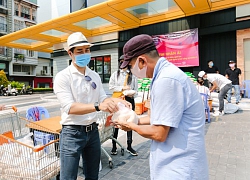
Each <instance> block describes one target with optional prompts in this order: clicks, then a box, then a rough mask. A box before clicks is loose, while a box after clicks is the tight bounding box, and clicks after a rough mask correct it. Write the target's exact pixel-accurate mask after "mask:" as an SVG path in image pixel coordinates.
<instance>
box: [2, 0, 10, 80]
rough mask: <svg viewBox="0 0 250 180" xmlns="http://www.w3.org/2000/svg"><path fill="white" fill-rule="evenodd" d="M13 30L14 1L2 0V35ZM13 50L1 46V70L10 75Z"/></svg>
mask: <svg viewBox="0 0 250 180" xmlns="http://www.w3.org/2000/svg"><path fill="white" fill-rule="evenodd" d="M10 32H12V3H11V1H7V0H0V36H3V35H6V34H8V33H10ZM11 55H12V50H11V48H6V47H4V46H0V70H4V71H5V72H6V75H7V77H8V76H9V61H11Z"/></svg>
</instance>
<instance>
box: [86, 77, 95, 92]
mask: <svg viewBox="0 0 250 180" xmlns="http://www.w3.org/2000/svg"><path fill="white" fill-rule="evenodd" d="M84 78H85V81H88V82H90V81H92V79H91V77H89V76H85V77H84ZM91 86H92V88H93V89H96V83H95V82H91Z"/></svg>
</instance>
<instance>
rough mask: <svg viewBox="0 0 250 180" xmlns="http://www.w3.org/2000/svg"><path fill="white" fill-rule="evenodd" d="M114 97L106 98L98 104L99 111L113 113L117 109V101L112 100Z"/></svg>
mask: <svg viewBox="0 0 250 180" xmlns="http://www.w3.org/2000/svg"><path fill="white" fill-rule="evenodd" d="M113 99H115V98H107V99H105V100H104V101H103V102H102V103H100V105H99V109H100V110H101V111H105V112H109V113H115V112H117V111H118V110H119V108H118V106H117V103H116V102H115V101H114V100H113Z"/></svg>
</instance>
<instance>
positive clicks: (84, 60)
mask: <svg viewBox="0 0 250 180" xmlns="http://www.w3.org/2000/svg"><path fill="white" fill-rule="evenodd" d="M90 59H91V55H90V53H86V54H80V55H75V60H76V62H75V63H76V65H77V66H79V67H86V66H87V65H88V64H89V62H90Z"/></svg>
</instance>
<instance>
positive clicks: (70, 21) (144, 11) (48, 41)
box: [0, 0, 250, 53]
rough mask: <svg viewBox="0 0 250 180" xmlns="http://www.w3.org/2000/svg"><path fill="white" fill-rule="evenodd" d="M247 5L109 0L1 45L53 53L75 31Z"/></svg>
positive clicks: (210, 0) (96, 31) (219, 0)
mask: <svg viewBox="0 0 250 180" xmlns="http://www.w3.org/2000/svg"><path fill="white" fill-rule="evenodd" d="M248 3H250V0H107V1H105V2H103V3H100V4H97V5H94V6H91V7H88V8H85V9H82V10H79V11H76V12H73V13H70V14H67V15H64V16H61V17H59V18H56V19H52V20H49V21H46V22H43V23H40V24H37V25H34V26H31V27H28V28H25V29H22V30H19V31H16V32H13V33H10V34H7V35H5V36H2V37H0V46H7V47H13V48H19V49H28V50H34V51H41V52H49V53H50V52H53V50H54V49H53V45H54V44H59V43H63V42H65V41H66V40H67V37H68V36H69V34H71V33H73V32H76V31H80V32H82V33H83V34H84V35H85V36H86V37H90V36H96V35H101V34H106V33H111V32H117V31H122V30H126V29H131V28H136V27H139V26H145V25H149V24H154V23H158V22H163V21H168V20H172V19H177V18H181V17H185V16H190V15H194V14H199V13H207V12H211V11H216V10H221V9H226V8H231V7H235V6H239V5H243V4H248Z"/></svg>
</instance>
